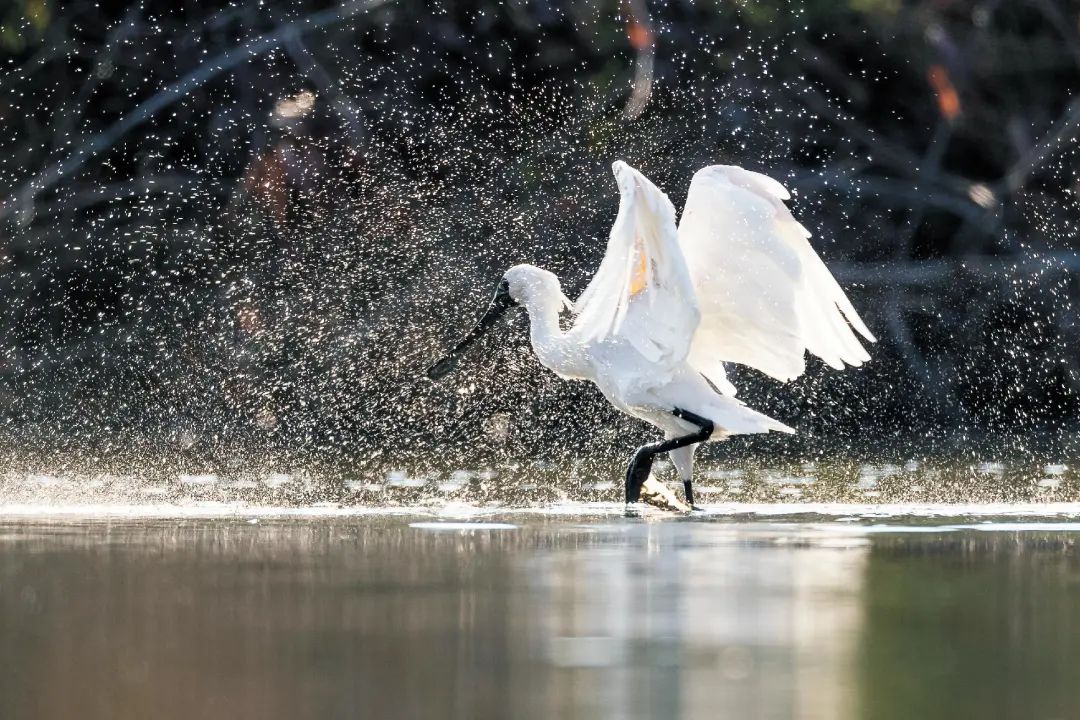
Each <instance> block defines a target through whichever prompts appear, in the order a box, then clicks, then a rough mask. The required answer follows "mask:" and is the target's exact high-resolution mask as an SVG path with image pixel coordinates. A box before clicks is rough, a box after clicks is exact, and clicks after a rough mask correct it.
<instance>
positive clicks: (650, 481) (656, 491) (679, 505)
mask: <svg viewBox="0 0 1080 720" xmlns="http://www.w3.org/2000/svg"><path fill="white" fill-rule="evenodd" d="M641 500H642V502H646V503H648V504H650V505H652V506H653V507H658V508H660V509H662V510H672V511H674V512H690V510H691V509H692V508H691V506H690V505H687V504H686V503H684V502H683V501H682V500H680V499H679V498H678V497H677V496H676V495H675V493H673V492H672V491H671V489H670V488H668V486H667V485H665V484H664V483H662V482H660V481H659V480H657V479H656V478H655V477H653V476H652V475H650V476H649V477H648V478H647V479H646V480H645V482H644V484H642V486H641Z"/></svg>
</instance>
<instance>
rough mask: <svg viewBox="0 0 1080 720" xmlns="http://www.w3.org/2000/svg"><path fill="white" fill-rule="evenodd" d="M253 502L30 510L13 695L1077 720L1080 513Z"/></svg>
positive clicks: (13, 584) (13, 604)
mask: <svg viewBox="0 0 1080 720" xmlns="http://www.w3.org/2000/svg"><path fill="white" fill-rule="evenodd" d="M1073 510H1077V508H1073ZM232 512H234V513H238V514H230V513H222V514H221V515H222V516H220V517H202V518H200V517H196V516H194V515H192V516H190V517H183V518H179V519H178V518H176V517H172V518H170V517H165V516H164V514H163V515H162V516H161V517H154V516H152V515H147V516H142V517H129V518H116V517H114V518H112V519H108V518H107V517H103V516H97V517H94V518H90V519H87V518H86V517H79V516H78V514H71V515H68V516H60V515H53V516H51V517H46V516H38V517H31V516H29V514H28V516H27V517H24V518H15V517H14V516H12V515H9V516H8V518H9V519H8V520H7V521H4V522H2V523H0V658H2V666H3V670H2V672H0V717H3V718H74V717H79V718H202V717H230V718H301V717H305V718H306V717H312V718H315V717H320V718H322V717H326V718H337V717H341V718H355V717H371V718H446V717H453V718H529V717H537V718H552V717H560V718H594V717H595V718H601V717H603V718H607V717H619V718H718V717H723V718H823V719H826V718H827V719H843V718H893V717H895V718H904V719H905V720H907V719H910V718H956V717H993V718H1023V719H1024V720H1032V719H1036V718H1075V717H1080V683H1078V682H1077V678H1078V677H1080V676H1078V674H1077V673H1078V670H1077V668H1080V559H1078V556H1077V552H1076V551H1077V548H1076V542H1077V539H1078V538H1080V524H1073V523H1072V517H1073V515H1062V516H1058V517H1054V518H1036V517H1029V516H1026V515H1021V516H1013V517H1003V518H993V517H989V516H979V515H975V516H969V517H964V518H953V519H947V518H942V517H940V516H933V515H932V514H931V513H927V512H922V513H920V514H917V515H915V516H907V517H872V516H869V515H863V516H856V515H851V516H839V515H836V514H831V515H807V514H801V515H792V514H787V515H776V516H769V515H767V514H764V515H763V514H761V513H758V514H757V515H746V514H741V515H738V516H734V515H731V514H722V513H715V514H710V515H708V516H705V517H697V518H693V519H678V518H670V517H645V518H638V519H628V518H623V517H621V516H619V515H618V514H617V513H616V512H614V511H612V509H611V508H610V507H607V506H602V505H596V506H586V505H582V506H577V507H576V508H564V509H563V510H557V509H556V510H552V511H549V512H547V513H539V512H537V513H527V512H519V513H507V514H503V515H483V516H478V515H473V516H469V515H467V514H465V515H461V516H459V517H458V518H454V519H449V518H447V517H446V516H445V515H443V516H424V517H420V516H409V515H387V514H379V513H373V514H352V515H349V514H344V515H334V514H330V515H328V516H324V517H320V516H319V515H318V513H317V512H316V511H313V512H312V513H310V514H304V513H298V514H297V515H295V516H292V517H273V516H272V513H271V514H265V511H263V512H264V514H263V515H262V516H259V517H256V516H253V515H252V513H248V514H243V513H242V512H241V511H240V510H236V509H234V510H233V511H232Z"/></svg>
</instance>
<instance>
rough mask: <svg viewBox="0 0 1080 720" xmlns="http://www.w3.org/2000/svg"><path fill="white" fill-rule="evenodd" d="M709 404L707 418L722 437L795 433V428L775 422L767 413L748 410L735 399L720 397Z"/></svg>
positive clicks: (716, 432)
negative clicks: (774, 432) (766, 433)
mask: <svg viewBox="0 0 1080 720" xmlns="http://www.w3.org/2000/svg"><path fill="white" fill-rule="evenodd" d="M709 404H710V406H711V407H710V408H709V412H708V413H707V414H706V417H708V418H709V419H710V420H712V421H713V423H714V424H715V425H716V431H715V434H716V435H719V436H720V437H726V436H728V435H750V434H753V433H765V432H769V431H770V430H772V431H776V432H782V433H794V432H795V429H794V428H791V427H788V426H787V425H785V424H784V423H782V422H780V421H779V420H774V419H773V418H771V417H769V416H768V415H766V414H765V413H760V412H758V411H757V410H754V409H752V408H748V407H747V406H746V405H743V404H742V402H741V401H739V400H736V399H735V398H733V397H728V396H726V395H718V396H716V397H715V398H714V399H713V400H712V402H711V403H709Z"/></svg>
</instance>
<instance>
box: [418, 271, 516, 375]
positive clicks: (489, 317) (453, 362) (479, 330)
mask: <svg viewBox="0 0 1080 720" xmlns="http://www.w3.org/2000/svg"><path fill="white" fill-rule="evenodd" d="M515 305H517V303H516V302H514V299H513V298H512V297H510V287H509V286H508V285H507V284H506V281H505V280H503V281H502V282H501V283H499V289H498V290H496V291H495V297H493V298H492V299H491V305H489V306H488V309H487V312H485V313H484V316H483V317H482V318H480V322H478V323H476V327H474V328H473V329H472V330H470V331H469V334H468V335H466V336H465V337H463V338H461V340H460V342H458V344H457V345H455V346H454V348H453V349H452V350H451V351H450V352H448V353H447V354H446V357H444V358H443V359H442V360H440V361H439V362H437V363H435V364H434V365H432V366H431V367H430V368H428V371H427V376H428V377H429V378H431V379H432V380H440V379H442V378H444V377H446V376H447V375H449V374H450V372H451V371H452V370H454V369H455V368H456V367H457V363H458V359H459V358H460V357H461V356H462V354H464V352H465V351H466V350H467V349H468V348H469V346H470V345H472V344H473V343H474V342H476V340H477V338H479V337H480V336H481V335H483V334H484V331H485V330H487V329H488V328H489V327H491V326H492V325H493V324H495V321H496V320H498V319H499V317H500V316H501V315H502V314H503V313H505V312H506V311H507V310H509V309H510V308H512V307H514V306H515Z"/></svg>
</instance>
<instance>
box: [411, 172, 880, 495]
mask: <svg viewBox="0 0 1080 720" xmlns="http://www.w3.org/2000/svg"><path fill="white" fill-rule="evenodd" d="M612 170H613V171H614V173H615V178H616V180H617V181H618V185H619V191H620V193H621V200H620V202H619V214H618V216H617V217H616V219H615V225H614V227H613V228H612V229H611V236H610V238H609V240H608V244H607V252H606V254H605V255H604V258H603V260H602V261H601V263H600V267H599V269H598V270H597V271H596V275H595V276H594V277H593V279H592V281H591V282H590V283H589V285H588V287H586V288H585V291H584V292H583V293H581V296H580V297H579V298H578V299H577V301H576V302H574V303H571V302H570V300H569V299H568V298H567V297H566V296H565V295H564V294H563V291H562V288H561V286H560V284H559V279H558V278H557V277H556V276H555V275H553V274H552V273H550V272H548V271H547V270H542V269H541V268H538V267H534V266H532V265H516V266H514V267H512V268H510V269H509V270H507V271H506V274H505V275H504V276H503V278H502V281H501V282H500V284H499V288H498V291H497V292H496V294H495V298H494V299H493V300H492V303H491V306H490V307H489V308H488V311H487V312H486V313H485V314H484V316H483V318H481V320H480V322H479V323H478V324H477V325H476V327H475V328H474V329H473V330H472V331H471V332H470V333H469V334H468V335H466V336H465V338H463V339H462V340H461V342H459V343H458V344H457V346H455V347H454V348H453V350H451V351H450V353H449V354H448V355H447V356H446V357H445V358H443V359H442V360H440V361H439V362H438V363H436V364H435V365H433V366H432V367H431V369H430V370H429V371H428V376H429V377H431V378H432V379H438V378H441V377H443V376H444V375H446V374H447V373H448V372H450V370H452V369H453V368H454V367H455V365H456V363H457V359H458V357H460V355H461V354H462V352H463V351H464V350H465V349H466V348H467V347H468V346H469V345H470V344H471V343H472V342H473V341H475V340H476V339H477V338H478V337H479V336H480V335H481V334H483V332H484V330H485V329H487V328H488V327H490V326H491V324H492V323H493V322H494V321H495V320H496V319H497V318H498V317H499V316H500V315H502V314H503V313H504V312H505V311H506V310H507V309H509V308H511V307H513V306H521V307H524V308H525V310H526V311H527V312H528V314H529V320H530V327H531V332H530V335H531V340H532V347H533V351H534V352H535V353H536V356H537V358H539V360H540V362H541V363H543V364H544V365H545V366H546V367H548V368H549V369H551V370H552V371H554V372H555V373H556V374H557V375H559V376H560V377H563V378H566V379H570V380H591V381H593V382H594V383H596V385H597V387H599V388H600V391H601V392H602V393H603V394H604V397H606V398H607V399H608V400H609V401H610V402H611V403H612V404H613V405H615V407H617V408H618V409H619V410H621V411H623V412H624V413H626V414H628V415H631V416H633V417H636V418H640V419H642V420H644V421H646V422H648V423H651V424H652V425H654V426H656V427H657V428H659V429H660V430H662V431H663V433H664V438H665V439H664V441H663V442H656V443H651V444H649V445H645V446H643V447H640V448H638V449H637V451H636V452H635V453H634V455H633V457H632V458H631V460H630V464H629V467H628V468H627V471H626V501H627V503H634V502H637V501H638V500H639V499H641V498H642V487H643V485H644V484H645V483H646V481H647V480H648V481H649V487H648V488H647V494H646V496H645V499H655V498H650V497H649V492H651V493H653V494H655V493H656V492H658V489H657V486H658V485H659V483H657V482H656V481H654V480H652V479H651V478H650V471H651V468H652V462H653V458H654V457H655V456H656V455H657V454H658V453H663V452H666V453H668V454H669V456H670V458H671V461H672V463H673V464H674V465H675V468H676V470H677V471H678V474H679V477H680V479H681V480H682V481H683V487H684V491H685V494H686V503H687V505H688V506H690V507H693V502H694V498H693V485H692V481H693V466H694V451H695V450H696V448H697V445H698V443H701V442H703V441H706V440H719V439H724V438H727V437H729V436H731V435H736V434H743V433H763V432H768V431H770V430H776V431H780V432H787V433H790V432H794V431H793V430H792V429H791V428H789V427H788V426H787V425H785V424H783V423H781V422H779V421H777V420H774V419H772V418H770V417H768V416H766V415H763V414H762V413H759V412H757V411H756V410H752V409H750V408H748V407H747V406H746V405H744V404H743V403H742V402H741V401H740V400H738V399H736V397H735V394H736V390H735V387H734V386H733V385H732V384H731V383H730V382H729V381H728V379H727V376H726V374H725V372H724V363H725V362H733V363H739V364H742V365H748V366H750V367H753V368H757V369H758V370H760V371H761V372H763V373H765V374H766V375H769V376H771V377H773V378H776V379H777V380H780V381H782V382H786V381H789V380H792V379H794V378H796V377H798V376H800V375H802V373H803V371H804V370H805V367H806V364H805V357H806V352H807V351H809V352H810V353H812V354H814V355H816V356H818V357H819V358H821V359H822V360H823V361H825V363H826V364H828V365H829V366H830V367H833V368H836V369H838V370H839V369H843V368H844V367H845V366H847V365H851V366H858V365H861V364H862V363H864V362H865V361H867V360H869V359H870V356H869V355H868V354H867V352H866V350H865V349H864V348H863V346H862V344H861V343H860V342H859V339H858V338H857V337H856V335H855V333H854V332H853V328H854V330H855V331H858V333H859V334H860V335H862V336H863V337H864V338H865V339H866V340H868V341H871V342H874V336H873V335H872V334H871V332H870V330H869V329H868V328H867V327H866V325H865V324H864V323H863V321H862V320H861V319H860V318H859V316H858V314H857V313H856V312H855V309H854V308H853V307H852V305H851V302H850V301H849V300H848V298H847V296H846V295H845V294H844V291H843V290H841V289H840V286H839V285H838V284H837V282H836V280H835V278H833V276H832V274H831V273H830V272H829V270H828V269H827V268H826V267H825V264H824V263H823V262H822V260H821V258H820V257H819V256H818V255H817V253H816V252H814V249H813V247H811V245H810V243H809V241H808V238H809V237H810V233H809V232H807V231H806V229H805V228H804V227H803V226H802V225H800V224H799V223H798V222H797V221H796V220H795V218H794V217H792V215H791V212H790V210H788V208H787V206H786V205H785V204H784V200H787V199H788V198H789V197H790V196H789V195H788V192H787V190H785V189H784V187H783V186H782V185H781V184H780V183H778V182H776V181H775V180H773V179H772V178H769V177H767V176H765V175H761V174H759V173H755V172H751V171H749V170H744V169H742V168H740V167H736V166H733V165H712V166H710V167H706V168H703V169H701V170H699V171H698V172H697V173H695V175H694V178H693V180H692V182H691V183H690V191H689V194H688V195H687V198H686V206H685V207H684V208H683V213H682V218H681V220H680V221H679V223H678V226H676V220H675V208H674V207H673V206H672V204H671V202H670V201H669V200H668V198H667V196H666V195H665V194H664V193H663V192H661V191H660V190H659V189H658V188H657V187H656V186H655V185H653V183H652V182H650V181H649V179H648V178H646V177H645V176H644V175H642V174H641V173H640V172H638V171H637V170H635V169H634V168H632V167H630V166H629V165H627V164H626V163H624V162H622V161H616V162H615V163H614V164H613V165H612ZM564 308H565V309H570V310H572V311H573V313H574V322H573V325H572V326H571V327H570V329H569V330H565V331H564V330H563V329H562V328H561V326H560V324H559V314H560V312H561V311H562V310H563V309H564ZM660 487H662V486H660ZM669 498H670V495H669ZM671 499H673V498H671ZM676 502H677V501H676Z"/></svg>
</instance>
